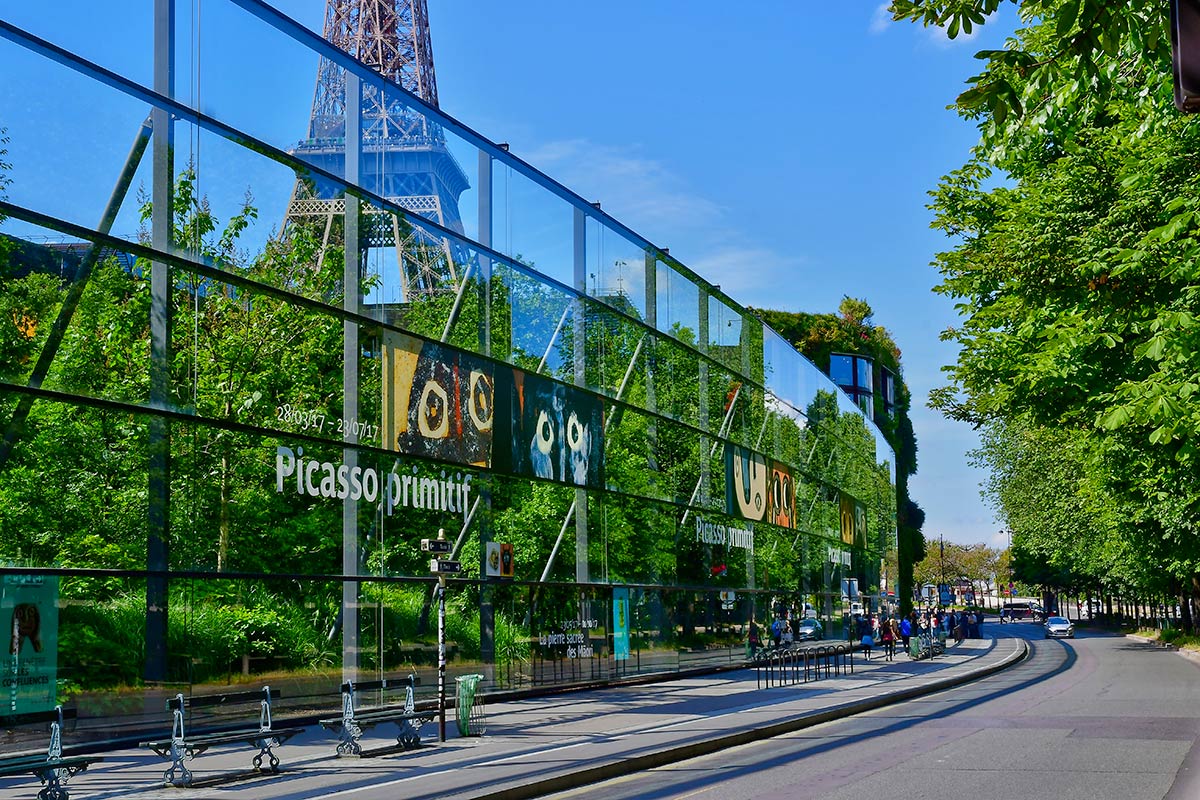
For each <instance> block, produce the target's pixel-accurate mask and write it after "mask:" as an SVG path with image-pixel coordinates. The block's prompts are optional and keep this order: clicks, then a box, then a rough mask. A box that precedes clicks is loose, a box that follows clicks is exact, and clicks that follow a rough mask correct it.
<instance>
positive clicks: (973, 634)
mask: <svg viewBox="0 0 1200 800" xmlns="http://www.w3.org/2000/svg"><path fill="white" fill-rule="evenodd" d="M967 637H968V638H970V639H978V638H979V618H978V617H976V616H975V612H974V611H972V612H971V613H970V614H968V615H967Z"/></svg>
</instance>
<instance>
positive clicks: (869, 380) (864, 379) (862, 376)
mask: <svg viewBox="0 0 1200 800" xmlns="http://www.w3.org/2000/svg"><path fill="white" fill-rule="evenodd" d="M854 365H855V368H856V371H857V373H858V388H859V389H865V390H867V391H868V392H869V391H871V390H872V389H874V386H875V381H874V380H873V373H874V369H875V362H874V361H872V360H871V359H869V358H864V357H863V356H855V357H854Z"/></svg>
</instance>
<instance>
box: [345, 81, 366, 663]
mask: <svg viewBox="0 0 1200 800" xmlns="http://www.w3.org/2000/svg"><path fill="white" fill-rule="evenodd" d="M345 124H346V129H345V133H346V181H347V182H348V183H350V184H355V185H356V184H358V183H359V179H360V172H359V168H360V154H361V152H362V136H361V130H362V84H361V82H360V80H359V77H358V75H356V74H354V73H353V72H350V71H347V72H346V122H345ZM360 216H361V215H360V209H359V201H358V198H356V197H354V196H352V195H351V194H350V193H349V192H346V211H345V226H346V231H345V243H346V249H345V254H344V259H343V262H342V285H343V290H344V291H343V296H342V306H343V308H344V310H346V311H350V312H353V313H355V314H358V313H360V311H361V310H362V286H361V269H362V248H361V245H362V241H361V236H360V225H359V222H360ZM360 349H361V348H360V347H359V337H358V324H357V323H355V322H352V321H349V320H347V321H345V322H343V323H342V415H343V418H344V419H349V420H354V419H358V362H359V357H360ZM354 427H355V426H353V425H347V426H345V428H346V433H345V438H344V439H343V442H344V446H343V448H342V458H343V461H344V463H345V464H346V465H347V466H348V467H349V468H350V469H354V467H356V466H357V465H358V447H357V444H358V437H357V436H355V435H354V432H353V428H354ZM359 573H360V568H359V553H358V501H357V500H354V499H352V498H351V497H349V496H347V497H346V498H345V499H344V500H343V501H342V575H344V576H346V579H344V580H343V582H342V676H343V680H348V681H353V680H358V651H359V637H358V633H359V631H358V605H359V595H360V593H361V591H362V586H361V585H360V583H359V582H358V581H356V580H351V579H350V578H351V577H356V576H358V575H359Z"/></svg>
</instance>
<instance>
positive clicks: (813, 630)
mask: <svg viewBox="0 0 1200 800" xmlns="http://www.w3.org/2000/svg"><path fill="white" fill-rule="evenodd" d="M823 635H824V631H823V630H822V628H821V620H819V619H817V618H816V617H805V618H804V619H802V620H800V624H799V625H797V626H796V639H797V640H798V641H801V642H803V641H805V640H809V641H814V642H815V641H816V640H817V639H820V638H821V637H822V636H823Z"/></svg>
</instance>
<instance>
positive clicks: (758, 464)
mask: <svg viewBox="0 0 1200 800" xmlns="http://www.w3.org/2000/svg"><path fill="white" fill-rule="evenodd" d="M767 486H768V484H767V460H766V458H764V457H763V456H761V455H759V454H758V453H755V452H754V451H753V450H748V449H746V448H745V447H739V446H738V445H736V444H727V445H725V505H726V510H727V511H728V512H729V514H730V515H731V516H734V517H741V518H742V519H748V520H751V521H754V522H760V521H762V520H764V519H766V517H767V505H768V503H769V500H768V497H767ZM793 502H794V501H793Z"/></svg>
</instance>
